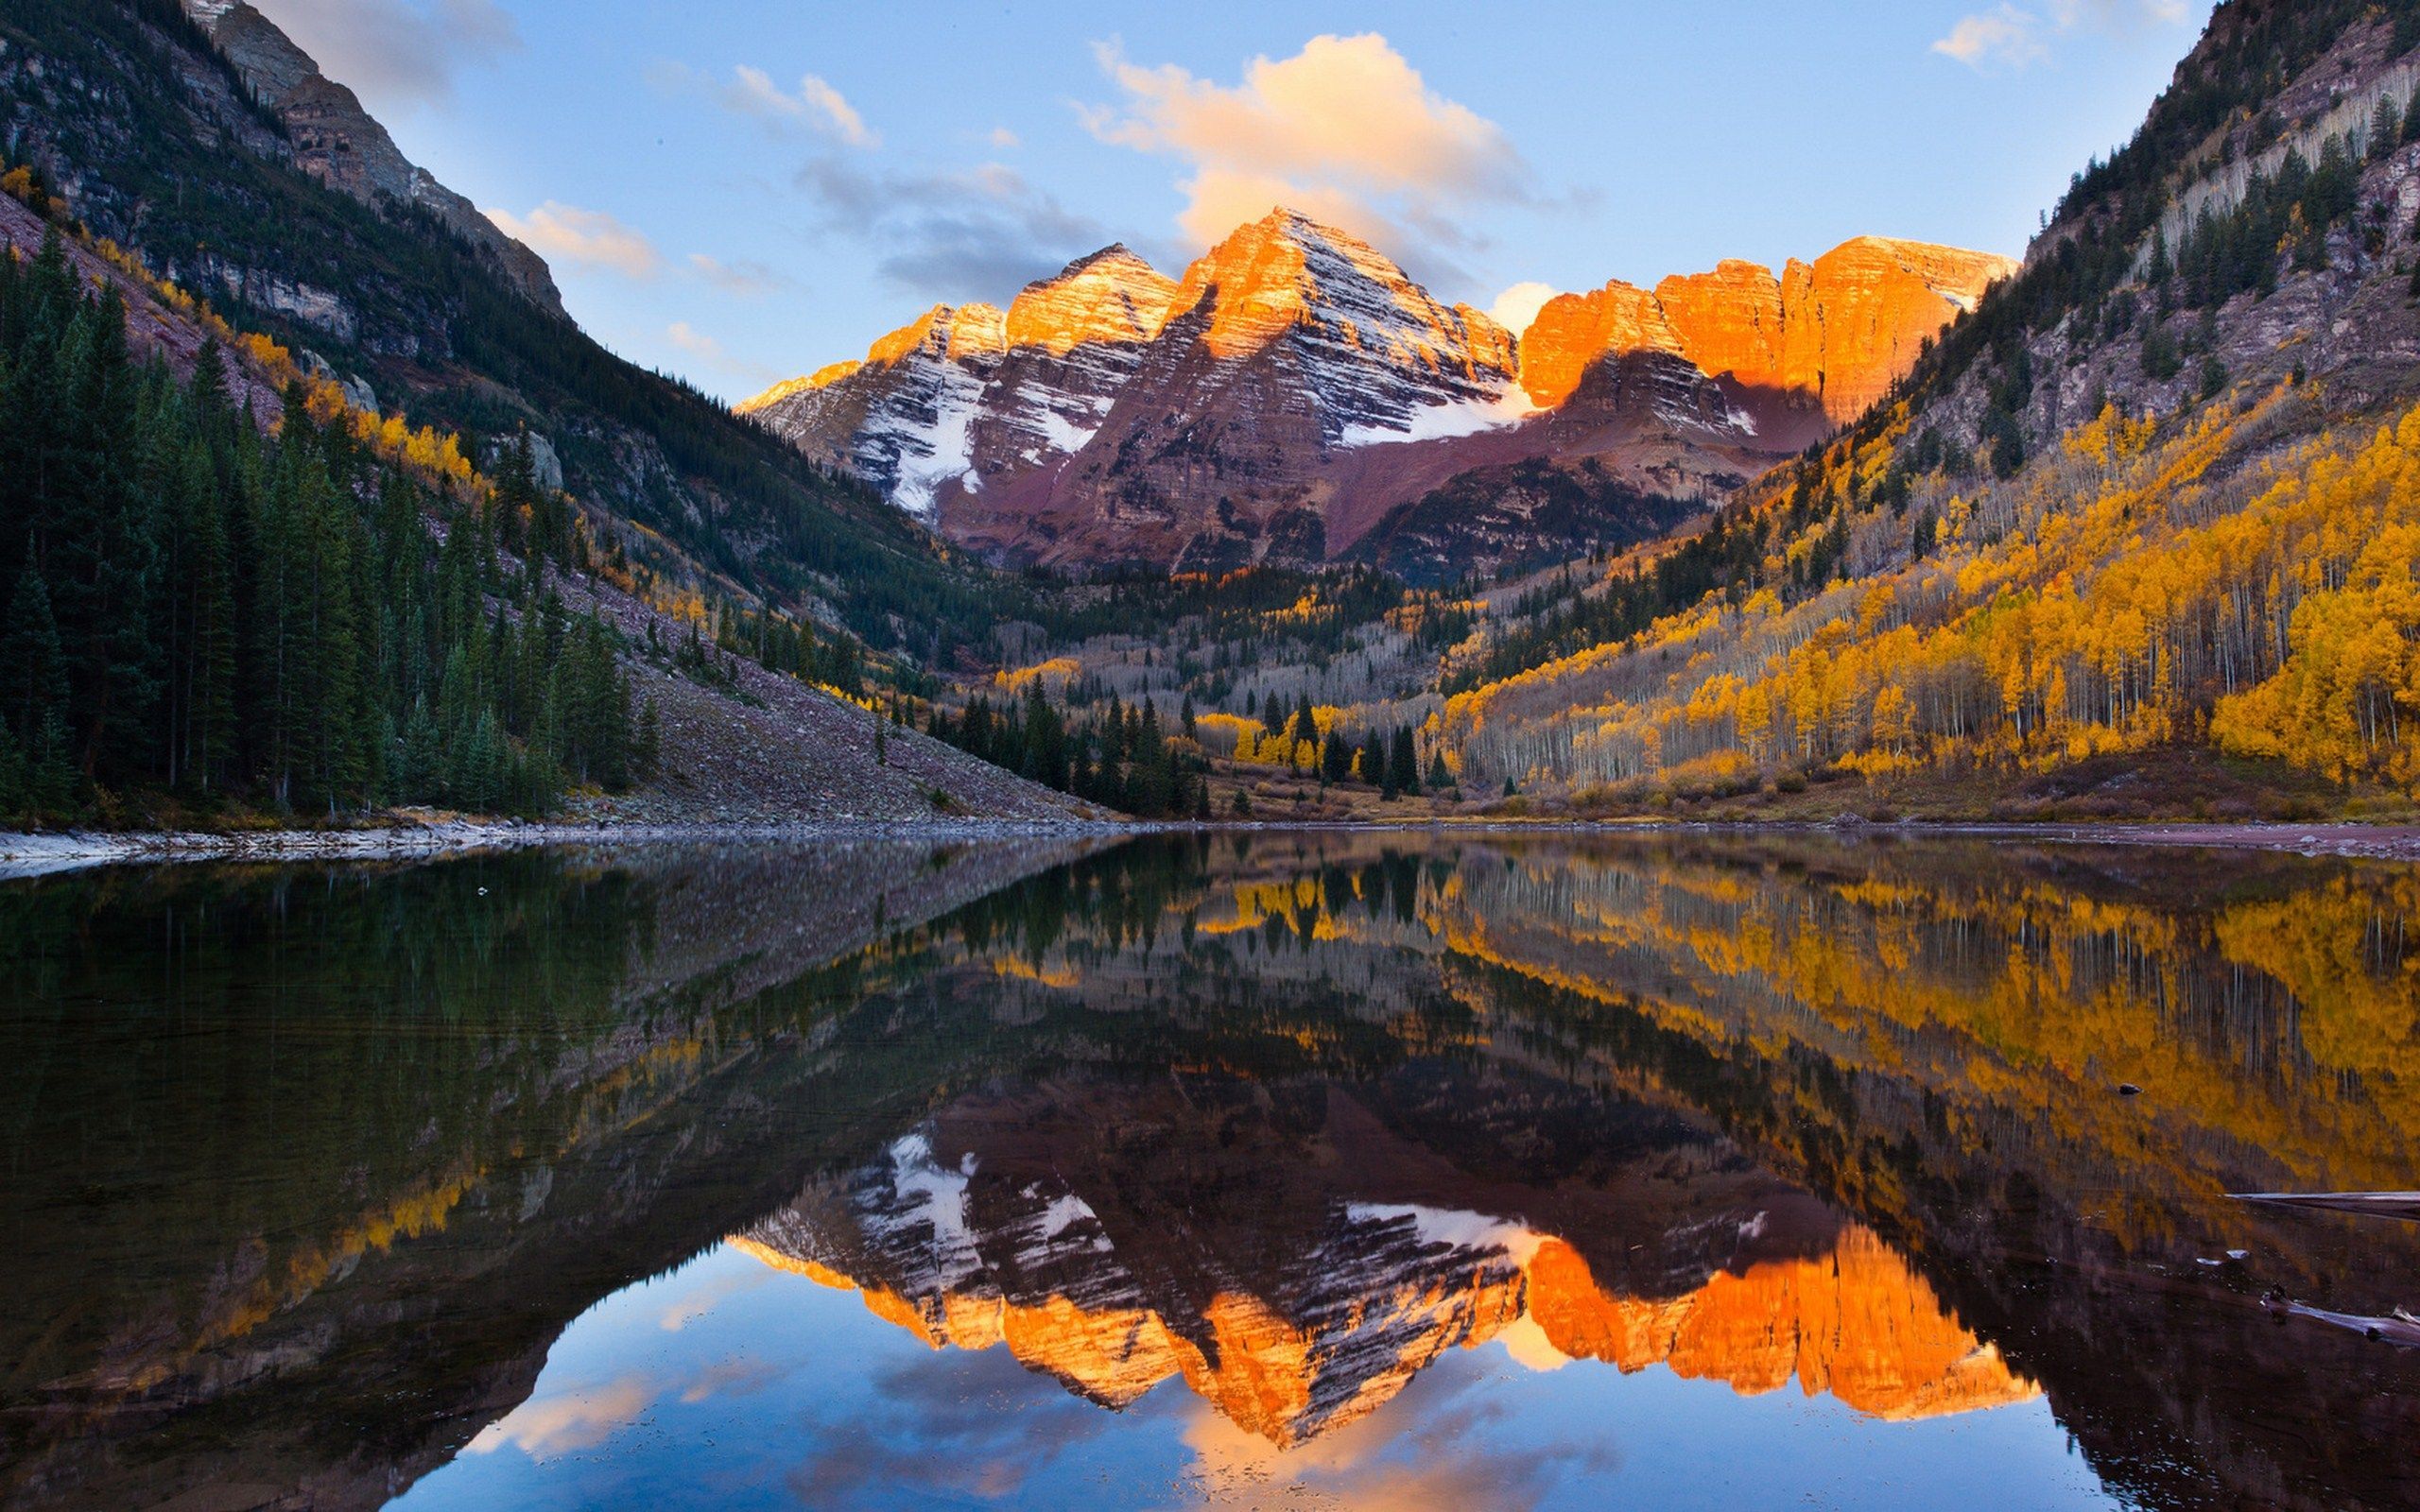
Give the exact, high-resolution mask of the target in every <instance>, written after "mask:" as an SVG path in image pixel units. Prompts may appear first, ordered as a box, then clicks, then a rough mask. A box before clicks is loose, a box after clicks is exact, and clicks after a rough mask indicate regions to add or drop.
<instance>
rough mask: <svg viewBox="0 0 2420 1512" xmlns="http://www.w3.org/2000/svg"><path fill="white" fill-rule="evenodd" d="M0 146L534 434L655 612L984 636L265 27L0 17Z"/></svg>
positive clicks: (166, 263)
mask: <svg viewBox="0 0 2420 1512" xmlns="http://www.w3.org/2000/svg"><path fill="white" fill-rule="evenodd" d="M0 43H5V52H4V53H0V139H4V140H6V141H8V142H9V144H10V147H9V153H10V161H11V162H12V163H22V164H25V165H26V166H27V167H28V168H30V169H32V170H34V171H37V172H39V173H40V175H41V176H42V178H43V180H44V181H45V182H46V183H47V184H48V185H49V186H50V187H51V190H52V192H53V193H54V194H55V196H56V197H57V198H58V199H59V200H60V201H61V204H62V205H63V207H64V209H65V210H66V211H67V212H68V213H69V214H71V215H73V216H74V217H76V218H77V219H78V221H80V222H81V223H82V224H83V226H85V227H86V228H88V229H89V231H90V232H92V233H93V235H95V237H104V238H107V239H109V240H111V241H112V242H114V243H115V244H116V245H117V246H118V247H120V248H122V249H126V250H127V251H128V252H130V253H131V254H132V255H133V256H134V257H135V258H136V259H137V260H138V261H139V262H140V263H141V264H142V265H143V266H145V267H146V268H147V270H148V271H149V272H150V273H151V274H153V275H156V276H158V277H161V278H164V279H166V280H169V281H171V282H173V283H177V284H178V285H180V286H181V287H182V288H184V289H185V290H187V291H188V292H189V293H191V294H193V295H195V296H197V297H199V298H204V299H207V300H209V301H212V302H213V303H214V304H215V305H216V306H217V308H218V309H219V310H220V311H221V312H222V313H224V314H226V315H228V316H229V317H231V318H234V319H235V320H236V321H237V323H238V324H240V325H242V326H244V327H245V328H246V329H249V330H256V331H259V332H261V333H263V334H264V335H269V336H272V337H274V338H276V339H277V340H278V341H280V342H282V343H283V344H285V346H287V347H289V348H291V349H292V350H293V351H294V352H296V353H298V357H299V359H300V360H301V361H302V365H303V366H304V367H305V369H308V370H312V371H315V372H319V371H324V372H328V373H331V374H334V375H337V376H340V377H341V378H342V379H343V380H344V382H345V383H346V385H347V387H348V388H349V389H350V390H351V391H353V392H354V394H356V395H357V396H362V397H367V398H369V399H370V400H371V401H372V403H374V404H377V405H379V406H380V407H381V408H383V409H386V410H388V411H389V412H391V411H395V410H402V411H405V412H406V413H407V414H408V415H409V417H410V419H411V421H412V422H413V423H414V424H416V425H421V424H433V425H435V426H437V427H439V428H441V429H443V430H447V431H451V432H455V433H457V434H458V435H460V436H461V437H462V438H464V444H465V449H466V451H468V452H469V453H470V454H471V455H473V456H474V458H475V459H492V458H493V455H494V452H495V449H496V447H497V445H498V444H499V443H500V442H501V441H502V440H504V439H507V438H513V437H515V436H519V435H524V434H526V435H528V436H530V437H532V438H533V440H534V443H535V449H536V450H537V451H538V452H539V454H540V455H541V456H542V458H543V457H545V456H552V457H554V458H555V459H556V460H557V462H558V463H559V465H560V470H561V473H562V483H563V485H564V487H565V488H566V489H567V490H569V492H570V493H571V494H572V495H573V497H574V499H575V500H576V501H577V503H578V505H579V507H580V509H581V512H582V514H583V517H584V518H585V519H586V520H587V521H588V523H589V524H590V526H591V528H592V529H593V531H594V532H595V535H596V539H597V541H598V542H599V543H600V545H608V546H618V548H619V549H620V550H621V551H623V552H624V553H626V554H628V555H629V556H630V557H631V558H632V559H633V560H634V561H635V562H637V563H639V564H640V565H641V566H642V567H643V568H645V569H646V570H648V572H650V573H652V574H654V575H655V577H656V579H657V580H658V581H660V582H662V583H664V584H665V585H666V587H667V588H679V589H683V590H690V591H696V592H700V593H709V594H717V595H723V594H731V595H739V596H743V597H745V596H751V595H761V596H762V597H764V598H766V599H768V600H770V601H772V602H775V603H778V604H780V605H783V606H784V607H786V608H787V609H788V610H791V611H793V612H796V613H800V614H812V615H817V616H821V617H823V618H825V619H826V620H827V622H837V623H841V624H845V625H846V626H848V627H850V628H851V629H853V630H854V631H856V632H857V633H859V634H861V635H864V636H866V637H868V638H869V639H871V640H872V641H873V643H874V644H877V645H896V644H901V643H902V641H903V639H904V638H905V637H906V636H907V635H908V633H909V627H911V626H912V627H913V634H914V636H915V638H916V640H917V642H918V646H917V649H918V650H919V651H920V652H922V653H924V654H927V655H929V654H930V653H931V652H932V651H933V650H934V649H935V645H934V642H933V629H934V627H933V625H932V624H931V623H930V622H929V621H928V619H927V615H928V611H929V610H932V609H933V608H934V607H936V606H942V607H944V609H945V612H944V614H943V615H942V619H941V622H940V623H941V626H942V631H943V634H944V635H945V636H946V635H947V634H950V633H954V631H953V628H952V627H968V628H969V629H970V631H973V630H975V629H976V628H977V627H980V626H981V625H983V624H985V623H988V621H989V619H990V618H991V616H992V615H993V613H994V608H993V606H992V603H991V595H992V594H993V593H994V589H993V587H992V586H990V585H988V584H987V583H985V582H984V581H982V580H981V579H979V578H978V577H977V576H975V575H972V574H970V573H968V572H967V571H966V570H965V569H963V568H962V567H960V566H958V565H956V564H954V563H952V562H950V561H948V560H947V559H946V558H945V555H944V554H943V553H942V551H940V550H939V549H937V546H936V543H935V542H934V541H932V539H931V538H930V537H929V536H928V535H927V534H926V533H925V532H924V531H922V530H920V529H918V528H917V527H916V525H915V524H914V522H912V521H910V520H908V519H906V518H904V517H903V516H902V515H901V514H900V513H899V511H897V510H895V509H892V508H890V507H887V506H885V505H884V504H883V503H882V502H881V501H880V500H879V499H877V498H876V497H874V496H873V494H872V493H870V492H868V491H867V490H864V489H863V488H862V487H860V486H858V485H856V484H855V483H853V482H850V481H847V480H844V479H839V478H835V477H833V476H831V475H829V474H827V473H824V472H821V471H819V470H818V469H816V468H815V467H813V466H812V465H811V464H809V463H807V462H806V461H805V460H804V458H802V457H800V456H798V455H796V454H795V453H793V452H791V451H790V450H788V449H787V448H786V447H783V446H780V445H779V444H777V443H775V442H773V441H771V440H770V439H769V438H767V437H766V436H765V435H764V433H763V432H762V430H760V429H759V428H757V427H755V426H753V425H750V424H746V423H744V422H741V421H736V420H735V419H734V418H733V417H732V415H731V414H730V413H729V412H728V411H727V410H725V409H724V408H723V407H722V406H720V405H718V404H715V403H713V402H712V401H710V400H707V399H706V398H704V397H703V396H702V395H700V394H699V393H698V392H697V391H695V390H694V389H691V388H689V387H686V386H685V385H683V384H681V383H679V382H677V381H675V380H672V379H669V378H666V377H665V376H663V375H661V374H657V373H651V372H647V371H644V370H642V369H637V368H635V367H633V366H631V364H630V363H628V362H625V361H623V360H622V359H620V358H618V357H616V356H614V354H613V353H611V352H607V351H605V350H604V349H603V348H602V347H600V346H598V345H597V344H596V341H594V340H593V339H592V338H591V337H589V335H587V334H586V333H584V332H582V331H581V330H580V329H579V327H578V326H577V325H576V324H574V323H573V322H572V321H571V320H570V319H569V318H566V317H565V316H564V315H563V314H562V310H561V307H560V304H559V302H558V301H557V300H556V299H555V296H554V292H553V287H552V283H551V280H550V279H549V278H548V277H547V276H546V274H545V271H544V265H543V263H542V262H540V261H539V260H538V259H537V258H536V257H535V256H534V254H531V253H529V252H528V250H527V249H526V248H522V247H520V246H519V245H518V244H517V243H514V242H511V241H510V239H509V238H507V237H505V236H503V234H502V233H501V232H498V231H497V230H496V229H495V228H494V226H493V225H492V224H491V223H489V222H488V221H487V220H486V218H485V217H484V216H480V215H477V213H476V212H475V211H474V210H472V209H471V208H470V207H469V206H468V204H467V202H466V201H464V200H463V199H462V198H460V197H459V196H458V195H456V194H454V193H453V192H452V191H450V190H447V189H446V188H444V187H443V186H442V185H441V184H439V183H437V182H436V181H435V180H432V179H431V178H430V177H429V176H428V175H427V174H426V173H425V172H423V170H421V169H419V168H417V167H415V166H414V165H412V164H411V163H409V162H408V161H407V160H406V159H405V158H404V157H403V155H402V154H401V152H400V151H399V150H397V149H396V148H395V146H394V144H393V142H392V140H391V139H390V138H389V135H388V133H387V132H386V131H385V129H383V128H381V127H380V126H379V125H378V124H377V123H376V122H375V121H374V120H372V119H371V118H370V117H369V116H367V115H366V114H364V113H362V112H361V111H360V108H359V105H358V102H357V101H356V100H355V99H354V96H353V95H352V94H351V93H350V92H349V91H346V90H345V89H343V88H342V87H341V86H340V85H338V84H337V83H335V82H333V81H331V80H328V79H327V78H325V77H323V76H321V75H320V72H319V70H318V68H317V66H316V65H315V64H314V63H313V62H312V60H310V58H309V57H308V56H307V55H306V54H304V53H303V52H302V50H301V49H299V48H297V47H295V46H294V44H293V43H291V42H290V41H288V40H286V39H285V37H284V35H283V34H282V33H281V32H279V31H278V29H277V28H276V27H275V26H273V25H272V24H271V23H269V22H268V20H267V19H265V18H264V17H262V16H261V15H260V14H259V12H257V11H255V10H253V9H251V8H250V7H249V6H246V5H242V4H232V5H228V4H221V3H219V0H193V4H192V5H191V7H190V8H189V9H187V8H183V7H181V6H179V5H177V4H175V3H172V0H99V3H88V0H21V3H14V4H11V5H9V7H8V8H7V9H5V10H0Z"/></svg>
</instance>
